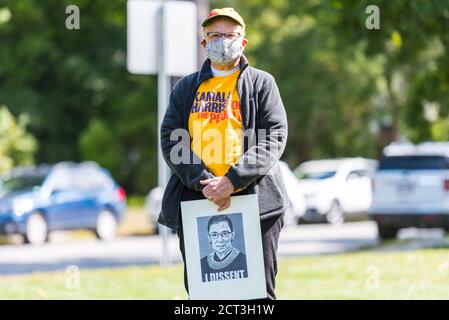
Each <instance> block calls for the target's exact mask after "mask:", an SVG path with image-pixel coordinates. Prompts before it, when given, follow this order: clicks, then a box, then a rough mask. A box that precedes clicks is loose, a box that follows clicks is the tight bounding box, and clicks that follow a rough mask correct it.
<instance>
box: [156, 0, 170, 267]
mask: <svg viewBox="0 0 449 320" xmlns="http://www.w3.org/2000/svg"><path fill="white" fill-rule="evenodd" d="M157 29H158V33H157V34H158V45H157V51H158V52H157V57H158V76H157V85H158V94H157V96H158V103H157V117H158V183H159V186H161V187H162V188H164V189H165V186H166V185H167V182H168V176H169V173H170V171H169V168H168V166H167V164H166V163H165V161H164V158H163V157H162V152H161V142H160V141H161V139H160V127H161V123H162V120H163V117H164V114H165V110H166V108H167V106H168V103H169V96H170V87H171V86H170V76H169V75H168V74H167V73H166V67H165V43H164V39H165V30H164V3H163V2H162V5H161V8H160V9H159V14H158V21H157ZM159 231H160V235H161V237H162V254H161V261H160V264H161V265H168V264H170V248H169V230H168V228H167V227H165V226H162V225H160V224H159Z"/></svg>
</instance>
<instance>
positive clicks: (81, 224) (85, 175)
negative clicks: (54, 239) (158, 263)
mask: <svg viewBox="0 0 449 320" xmlns="http://www.w3.org/2000/svg"><path fill="white" fill-rule="evenodd" d="M1 180H2V183H1V185H0V233H4V234H12V233H19V234H22V235H23V236H24V238H25V241H26V242H28V243H31V244H42V243H43V242H44V241H47V240H48V235H49V232H51V231H55V230H73V229H90V230H93V231H94V232H95V234H96V236H97V237H98V238H99V239H101V240H110V239H112V238H114V237H115V235H116V232H117V227H118V224H119V222H120V221H121V220H122V218H123V216H124V214H125V211H126V193H125V191H124V190H123V188H121V187H120V186H119V185H118V184H117V183H116V182H115V181H114V179H113V177H112V176H111V174H110V173H109V172H108V171H107V170H106V169H104V168H101V167H100V166H99V165H97V164H96V163H93V162H83V163H73V162H61V163H58V164H55V165H40V166H35V167H20V168H15V169H13V170H12V171H11V172H9V173H7V174H5V175H3V176H2V178H1Z"/></svg>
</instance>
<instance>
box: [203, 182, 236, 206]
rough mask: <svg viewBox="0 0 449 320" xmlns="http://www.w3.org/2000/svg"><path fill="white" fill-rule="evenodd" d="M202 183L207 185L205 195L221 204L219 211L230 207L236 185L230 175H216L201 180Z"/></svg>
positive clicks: (204, 189)
mask: <svg viewBox="0 0 449 320" xmlns="http://www.w3.org/2000/svg"><path fill="white" fill-rule="evenodd" d="M200 183H201V184H202V185H204V186H205V187H204V188H203V194H204V196H205V197H206V198H207V199H209V200H210V201H213V202H214V203H215V204H216V205H218V206H219V208H218V211H221V210H224V209H226V208H227V207H229V205H230V203H231V198H230V197H231V194H232V192H233V191H234V185H233V184H232V182H231V180H229V179H228V177H214V178H212V179H206V180H201V181H200Z"/></svg>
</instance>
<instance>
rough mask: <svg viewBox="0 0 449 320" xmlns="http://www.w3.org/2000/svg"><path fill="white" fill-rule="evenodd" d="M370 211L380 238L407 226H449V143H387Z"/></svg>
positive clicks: (391, 234)
mask: <svg viewBox="0 0 449 320" xmlns="http://www.w3.org/2000/svg"><path fill="white" fill-rule="evenodd" d="M369 212H370V217H371V219H372V220H374V221H376V222H377V226H378V230H379V236H380V238H381V239H391V238H395V237H396V235H397V233H398V231H399V230H400V229H401V228H408V227H418V228H419V227H422V228H444V229H445V230H449V143H447V142H425V143H421V144H418V145H413V144H409V143H408V144H391V145H389V146H387V147H386V148H385V149H384V157H383V159H381V161H380V164H379V168H378V170H377V171H376V174H375V176H374V193H373V203H372V206H371V208H370V210H369Z"/></svg>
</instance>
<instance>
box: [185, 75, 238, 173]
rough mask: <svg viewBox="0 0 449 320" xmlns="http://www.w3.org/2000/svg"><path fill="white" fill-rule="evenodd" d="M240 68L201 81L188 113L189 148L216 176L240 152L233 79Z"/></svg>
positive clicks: (228, 165)
mask: <svg viewBox="0 0 449 320" xmlns="http://www.w3.org/2000/svg"><path fill="white" fill-rule="evenodd" d="M239 74H240V70H237V71H235V72H234V73H231V74H230V75H226V76H214V77H212V78H209V79H207V80H206V81H204V82H202V83H201V85H200V86H199V88H198V91H197V92H196V96H195V99H194V101H193V105H192V108H191V110H190V116H189V133H190V139H191V148H192V151H193V152H194V153H195V154H196V155H197V156H198V157H199V158H200V159H201V160H202V161H203V162H204V164H205V165H206V167H207V169H208V170H209V171H210V172H212V173H213V174H214V175H215V176H217V177H222V176H224V175H225V174H226V172H228V169H229V167H230V166H231V165H232V164H235V163H237V161H238V160H239V159H240V157H241V156H242V154H243V147H242V145H243V143H242V135H243V130H242V116H241V113H240V97H239V95H238V92H237V86H236V84H237V78H238V76H239Z"/></svg>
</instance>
